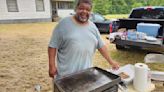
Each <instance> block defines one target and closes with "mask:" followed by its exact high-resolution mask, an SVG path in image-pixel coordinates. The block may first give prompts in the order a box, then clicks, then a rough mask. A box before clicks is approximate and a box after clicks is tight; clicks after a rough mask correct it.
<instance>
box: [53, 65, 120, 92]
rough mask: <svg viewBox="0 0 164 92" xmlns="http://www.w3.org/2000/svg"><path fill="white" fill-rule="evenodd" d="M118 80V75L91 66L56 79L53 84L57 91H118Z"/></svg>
mask: <svg viewBox="0 0 164 92" xmlns="http://www.w3.org/2000/svg"><path fill="white" fill-rule="evenodd" d="M120 82H121V78H120V77H119V76H118V75H115V74H112V73H110V72H107V71H105V70H103V69H100V68H98V67H92V68H88V69H86V70H82V71H79V72H77V73H74V74H70V75H67V76H65V77H62V78H60V79H57V80H56V81H55V82H54V86H55V88H57V89H56V90H57V91H58V92H118V85H117V84H118V83H120ZM55 92H56V91H55Z"/></svg>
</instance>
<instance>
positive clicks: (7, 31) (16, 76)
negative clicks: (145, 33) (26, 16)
mask: <svg viewBox="0 0 164 92" xmlns="http://www.w3.org/2000/svg"><path fill="white" fill-rule="evenodd" d="M55 25H56V23H54V22H53V23H31V24H1V25H0V51H1V53H0V91H2V92H34V85H35V84H40V85H41V86H42V92H51V90H52V84H51V81H52V80H51V79H50V78H49V76H48V56H47V45H48V42H49V39H50V36H51V33H52V30H53V28H54V27H55ZM106 37H107V35H102V38H103V39H104V41H105V43H106V45H107V47H108V52H109V53H110V54H111V57H112V58H113V59H114V60H116V61H118V62H119V63H120V65H125V64H129V63H130V64H135V63H136V62H143V59H144V56H145V55H146V52H144V51H141V52H137V51H117V50H116V49H115V46H114V45H113V44H110V43H109V41H108V40H106ZM93 64H94V66H98V67H101V68H104V69H107V68H110V65H109V64H108V63H107V62H106V60H105V59H104V58H103V57H102V56H101V55H100V53H99V52H98V51H96V53H95V57H94V58H93ZM149 67H150V68H151V69H153V70H161V71H164V65H162V64H149Z"/></svg>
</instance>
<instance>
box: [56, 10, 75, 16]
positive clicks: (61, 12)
mask: <svg viewBox="0 0 164 92" xmlns="http://www.w3.org/2000/svg"><path fill="white" fill-rule="evenodd" d="M71 13H74V10H73V9H58V16H59V17H61V18H64V17H66V16H70V14H71Z"/></svg>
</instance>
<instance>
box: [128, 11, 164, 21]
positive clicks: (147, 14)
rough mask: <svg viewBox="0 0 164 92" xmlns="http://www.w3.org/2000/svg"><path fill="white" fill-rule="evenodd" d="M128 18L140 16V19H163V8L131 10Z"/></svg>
mask: <svg viewBox="0 0 164 92" xmlns="http://www.w3.org/2000/svg"><path fill="white" fill-rule="evenodd" d="M130 18H142V19H164V10H163V9H144V10H143V9H140V10H133V12H132V13H131V15H130Z"/></svg>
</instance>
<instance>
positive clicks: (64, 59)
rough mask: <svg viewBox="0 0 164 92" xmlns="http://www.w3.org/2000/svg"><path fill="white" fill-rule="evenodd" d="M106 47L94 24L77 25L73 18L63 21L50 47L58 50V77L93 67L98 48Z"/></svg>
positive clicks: (54, 32)
mask: <svg viewBox="0 0 164 92" xmlns="http://www.w3.org/2000/svg"><path fill="white" fill-rule="evenodd" d="M102 46H104V42H103V41H102V39H101V37H100V33H99V31H98V29H97V27H96V26H95V24H94V23H92V22H91V21H89V23H88V24H87V25H79V24H76V23H75V22H74V21H73V19H72V17H66V18H64V19H62V20H61V21H60V22H59V24H58V25H57V26H56V28H55V30H54V31H53V34H52V37H51V40H50V43H49V47H52V48H57V51H58V52H57V72H58V74H57V76H58V77H61V76H64V75H67V74H70V73H75V72H77V71H79V70H83V69H86V68H89V67H91V66H92V57H93V55H94V53H95V51H96V49H97V48H101V47H102Z"/></svg>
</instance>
